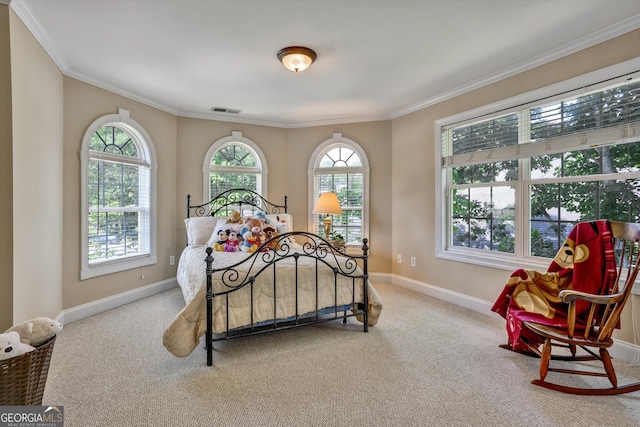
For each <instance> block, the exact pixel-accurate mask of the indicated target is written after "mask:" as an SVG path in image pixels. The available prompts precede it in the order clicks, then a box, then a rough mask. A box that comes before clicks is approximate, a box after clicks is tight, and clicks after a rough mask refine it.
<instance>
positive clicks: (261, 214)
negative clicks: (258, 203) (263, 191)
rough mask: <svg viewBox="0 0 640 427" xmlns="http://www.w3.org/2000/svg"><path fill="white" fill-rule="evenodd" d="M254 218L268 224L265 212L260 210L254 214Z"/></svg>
mask: <svg viewBox="0 0 640 427" xmlns="http://www.w3.org/2000/svg"><path fill="white" fill-rule="evenodd" d="M254 217H255V218H258V219H259V220H260V221H262V222H263V223H264V224H269V218H267V214H266V213H264V212H262V211H260V212H258V213H257V214H255V215H254Z"/></svg>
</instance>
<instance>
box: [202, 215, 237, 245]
mask: <svg viewBox="0 0 640 427" xmlns="http://www.w3.org/2000/svg"><path fill="white" fill-rule="evenodd" d="M242 227H244V224H230V223H227V218H221V219H219V220H218V222H217V224H216V226H215V227H214V229H213V231H212V232H211V233H210V234H209V236H207V241H206V242H205V243H204V245H205V246H208V247H210V248H211V247H213V244H214V243H216V242H217V241H218V232H219V231H220V230H233V231H235V232H236V233H238V232H240V230H241V229H242Z"/></svg>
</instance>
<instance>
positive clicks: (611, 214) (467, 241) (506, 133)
mask: <svg viewBox="0 0 640 427" xmlns="http://www.w3.org/2000/svg"><path fill="white" fill-rule="evenodd" d="M636 67H637V64H636ZM636 69H637V68H636ZM597 76H598V77H599V78H600V79H601V80H600V81H599V82H597V83H593V82H591V83H590V84H587V85H582V86H581V87H579V89H576V87H577V86H574V87H573V89H574V90H571V91H569V90H562V91H561V92H556V94H555V95H548V96H541V95H544V94H542V93H536V94H528V95H527V96H528V97H531V98H535V99H538V100H537V101H533V102H523V101H526V100H524V99H519V100H517V101H519V102H516V101H514V100H512V101H511V103H516V104H517V105H516V106H513V107H507V106H505V105H501V107H504V108H501V109H496V110H493V111H492V112H491V113H489V114H486V113H483V114H480V115H478V113H479V111H474V112H470V113H467V114H466V116H467V117H465V115H461V116H457V117H454V118H449V119H445V120H442V121H439V122H437V124H436V126H437V133H438V135H437V137H439V138H440V141H441V145H440V147H439V150H438V160H439V162H440V164H439V168H438V170H439V172H440V173H439V177H438V178H439V184H440V185H439V188H441V189H442V191H441V198H440V200H439V209H438V217H439V221H440V222H441V225H442V227H441V230H442V231H441V235H440V236H439V239H438V247H437V251H438V254H439V256H442V257H447V258H452V259H458V260H464V261H468V262H476V263H481V264H486V265H493V266H504V267H508V268H512V267H513V265H510V264H509V261H522V260H526V259H530V260H531V262H532V263H536V262H538V261H536V259H537V258H538V257H543V258H552V257H553V256H554V255H555V254H556V252H557V250H558V249H559V247H560V245H561V244H562V243H563V242H564V240H565V238H566V237H567V235H568V233H569V232H570V231H571V229H572V227H573V226H574V225H575V224H576V223H577V222H579V221H589V220H595V219H611V220H619V221H629V222H638V221H640V72H631V73H625V74H624V75H619V74H618V77H613V78H611V77H608V76H603V74H602V73H599V74H598V75H597ZM603 77H606V78H603ZM585 78H587V77H585ZM590 78H591V79H592V80H593V78H594V77H593V76H591V77H590ZM567 84H571V82H567ZM574 84H575V82H574ZM554 89H555V90H558V89H559V87H556V88H554ZM542 261H543V260H542V259H540V261H539V262H538V263H539V264H543V263H544V262H542Z"/></svg>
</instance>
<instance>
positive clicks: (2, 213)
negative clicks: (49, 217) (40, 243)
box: [0, 2, 13, 331]
mask: <svg viewBox="0 0 640 427" xmlns="http://www.w3.org/2000/svg"><path fill="white" fill-rule="evenodd" d="M9 21H10V19H9V6H8V5H7V4H3V3H1V2H0V152H2V156H0V182H1V183H2V184H0V206H2V207H3V208H2V209H0V224H2V226H0V331H4V330H5V329H7V328H9V327H10V326H11V325H12V324H13V227H12V226H9V225H8V224H11V225H13V209H12V206H13V154H12V153H13V132H12V129H13V126H12V124H11V121H12V117H13V114H12V112H11V45H10V42H11V37H10V33H11V31H10V24H9Z"/></svg>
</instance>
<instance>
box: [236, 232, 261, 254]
mask: <svg viewBox="0 0 640 427" xmlns="http://www.w3.org/2000/svg"><path fill="white" fill-rule="evenodd" d="M261 232H262V230H260V227H257V226H256V227H253V228H252V229H251V230H249V231H246V232H245V233H244V236H243V237H244V241H243V242H242V245H241V246H240V249H241V250H242V251H243V252H255V251H256V249H258V246H260V233H261Z"/></svg>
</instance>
